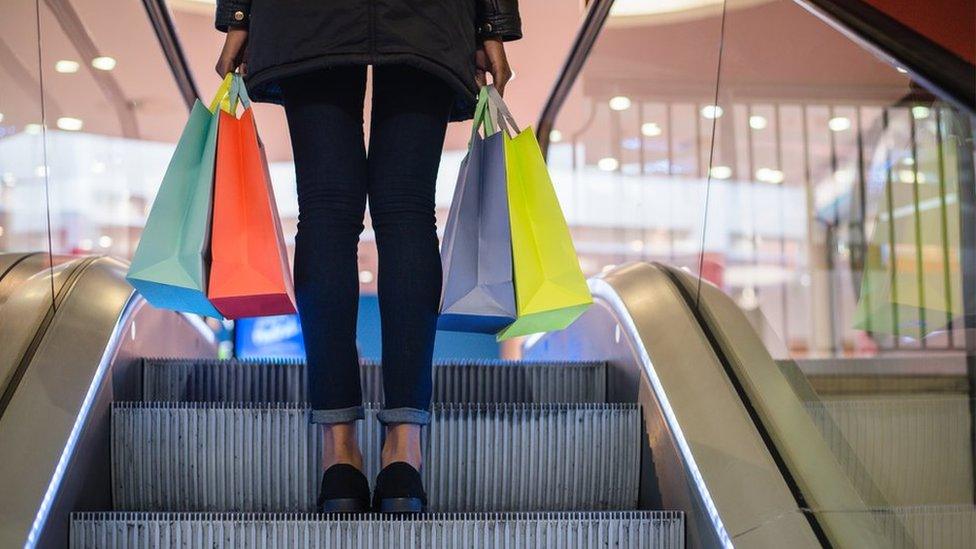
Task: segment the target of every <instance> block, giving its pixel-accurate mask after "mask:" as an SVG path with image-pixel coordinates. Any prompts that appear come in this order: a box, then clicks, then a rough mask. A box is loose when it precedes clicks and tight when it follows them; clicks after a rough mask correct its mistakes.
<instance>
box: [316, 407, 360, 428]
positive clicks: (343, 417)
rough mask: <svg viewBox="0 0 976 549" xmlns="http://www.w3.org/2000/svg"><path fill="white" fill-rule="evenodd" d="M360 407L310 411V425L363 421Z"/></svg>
mask: <svg viewBox="0 0 976 549" xmlns="http://www.w3.org/2000/svg"><path fill="white" fill-rule="evenodd" d="M363 417H365V415H364V414H363V407H362V406H352V407H349V408H338V409H335V410H312V414H311V418H310V421H311V422H312V423H327V424H328V423H349V422H352V421H356V420H357V419H363Z"/></svg>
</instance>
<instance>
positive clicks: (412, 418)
mask: <svg viewBox="0 0 976 549" xmlns="http://www.w3.org/2000/svg"><path fill="white" fill-rule="evenodd" d="M281 88H282V93H283V97H284V104H285V113H286V115H287V117H288V128H289V131H290V133H291V141H292V148H293V149H294V157H295V171H296V175H297V181H298V210H299V214H298V234H297V236H296V238H295V293H296V298H297V301H298V313H299V316H300V318H301V323H302V332H303V334H304V338H305V349H306V353H307V357H308V394H309V400H310V404H311V407H312V421H313V422H315V423H345V422H349V421H353V420H356V419H360V418H362V417H363V401H362V389H361V387H360V380H359V357H358V353H357V350H356V316H357V314H358V305H359V267H358V262H357V250H358V246H359V235H360V233H362V231H363V218H364V215H365V210H366V201H367V198H368V199H369V211H370V217H371V219H372V224H373V230H374V232H375V235H376V247H377V252H378V255H379V272H378V275H377V276H378V278H377V285H378V294H379V295H378V297H379V304H380V318H381V329H382V334H383V336H382V344H383V352H382V363H383V387H384V392H385V395H384V399H385V405H384V409H383V410H382V411H380V414H379V419H380V421H381V422H383V423H385V424H389V423H418V424H425V423H427V422H428V421H429V420H430V411H429V410H430V399H431V360H432V355H433V349H434V334H435V330H436V324H437V308H438V303H439V300H440V292H441V263H440V256H439V254H438V248H437V230H436V222H435V215H434V186H435V182H436V179H437V168H438V164H439V163H440V157H441V150H442V148H443V145H444V134H445V130H446V128H447V122H448V119H449V116H450V111H451V106H452V102H453V99H454V92H453V91H452V90H451V89H450V87H449V86H448V85H447V84H446V83H444V82H443V81H442V80H440V79H439V78H437V77H435V76H432V75H430V74H428V73H425V72H423V71H420V70H418V69H414V68H411V67H406V66H380V67H375V68H374V70H373V89H372V111H371V120H370V132H369V153H368V154H367V149H366V147H365V144H364V136H363V102H364V97H365V91H366V68H365V67H362V66H350V67H338V68H331V69H326V70H321V71H317V72H312V73H308V74H304V75H300V76H296V77H291V78H288V79H285V80H283V81H282V82H281Z"/></svg>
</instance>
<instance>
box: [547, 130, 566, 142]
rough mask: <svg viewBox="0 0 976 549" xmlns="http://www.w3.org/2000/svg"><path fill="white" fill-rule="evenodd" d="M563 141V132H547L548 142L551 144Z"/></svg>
mask: <svg viewBox="0 0 976 549" xmlns="http://www.w3.org/2000/svg"><path fill="white" fill-rule="evenodd" d="M562 140H563V132H561V131H559V130H552V131H551V132H549V141H551V142H553V143H559V142H560V141H562Z"/></svg>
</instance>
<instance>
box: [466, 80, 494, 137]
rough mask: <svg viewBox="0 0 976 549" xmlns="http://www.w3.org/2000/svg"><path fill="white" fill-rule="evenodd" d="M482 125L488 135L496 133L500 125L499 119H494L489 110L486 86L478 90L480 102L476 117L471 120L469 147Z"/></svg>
mask: <svg viewBox="0 0 976 549" xmlns="http://www.w3.org/2000/svg"><path fill="white" fill-rule="evenodd" d="M482 126H484V128H485V136H486V137H487V136H489V135H492V134H494V133H495V132H496V131H497V130H496V128H497V127H498V123H497V121H496V120H494V119H492V117H491V113H490V112H489V110H488V90H487V89H486V88H481V91H480V92H478V104H477V106H475V109H474V119H473V120H472V121H471V137H470V138H469V139H468V147H470V146H471V142H472V141H474V136H475V135H477V134H478V129H479V128H481V127H482Z"/></svg>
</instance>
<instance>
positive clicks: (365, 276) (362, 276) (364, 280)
mask: <svg viewBox="0 0 976 549" xmlns="http://www.w3.org/2000/svg"><path fill="white" fill-rule="evenodd" d="M375 278H376V277H375V276H373V271H366V270H363V271H359V282H360V283H361V284H369V283H370V282H372V281H373V280H374V279H375Z"/></svg>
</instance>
